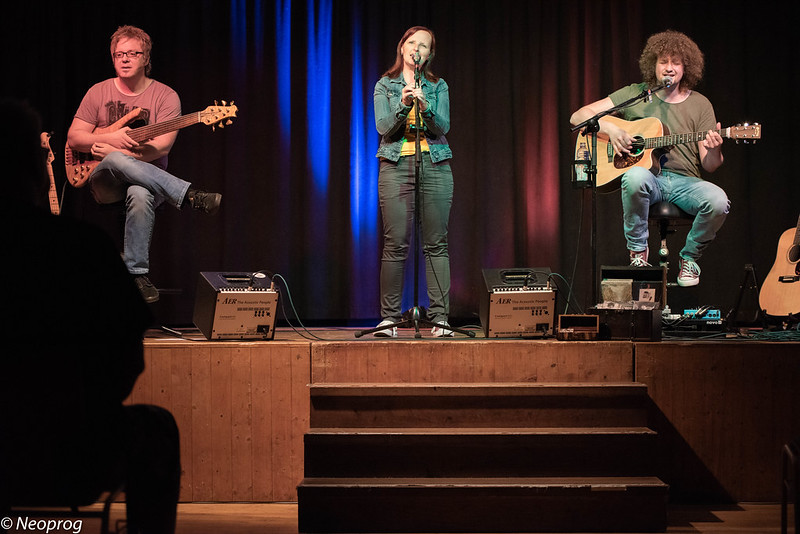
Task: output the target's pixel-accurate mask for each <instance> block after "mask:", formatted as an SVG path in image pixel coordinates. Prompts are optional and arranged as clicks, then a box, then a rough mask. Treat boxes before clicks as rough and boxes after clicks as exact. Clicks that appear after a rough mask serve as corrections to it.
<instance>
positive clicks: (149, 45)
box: [111, 26, 153, 76]
mask: <svg viewBox="0 0 800 534" xmlns="http://www.w3.org/2000/svg"><path fill="white" fill-rule="evenodd" d="M122 39H138V40H139V42H141V43H142V52H144V58H142V59H143V60H144V61H146V62H147V63H146V64H145V67H144V73H145V75H146V76H149V75H150V71H151V70H152V68H153V65H152V63H150V51H151V50H152V49H153V41H152V40H151V39H150V36H149V35H147V32H145V31H144V30H142V29H141V28H137V27H136V26H120V27H119V28H117V31H115V32H114V34H113V35H112V36H111V57H112V58H113V57H114V52H116V49H117V43H118V42H120V41H121V40H122Z"/></svg>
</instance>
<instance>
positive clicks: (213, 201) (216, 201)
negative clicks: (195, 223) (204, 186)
mask: <svg viewBox="0 0 800 534" xmlns="http://www.w3.org/2000/svg"><path fill="white" fill-rule="evenodd" d="M186 198H187V199H188V200H189V205H190V206H191V207H193V208H194V209H196V210H200V211H202V212H205V213H208V214H209V215H214V214H215V213H217V212H218V211H219V205H220V203H221V202H222V195H220V194H219V193H206V192H205V191H201V190H199V189H189V191H187V192H186Z"/></svg>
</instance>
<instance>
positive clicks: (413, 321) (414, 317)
mask: <svg viewBox="0 0 800 534" xmlns="http://www.w3.org/2000/svg"><path fill="white" fill-rule="evenodd" d="M414 63H415V64H416V68H415V69H414V88H415V89H416V88H417V87H419V83H420V65H419V54H417V56H416V57H415V58H414ZM414 104H415V106H416V112H415V113H414V126H415V127H416V132H415V133H416V135H415V141H414V212H413V213H414V214H413V217H414V232H413V243H414V306H413V307H412V308H411V310H409V318H408V319H406V320H402V321H398V322H396V323H393V324H389V325H383V326H380V327H375V328H370V329H368V330H362V331H360V332H356V334H355V335H356V337H361V336H363V335H365V334H371V333H373V332H379V331H381V330H389V329H392V328H409V327H412V326H413V327H414V331H415V333H414V337H415V338H421V337H422V334H421V333H420V331H419V328H420V326H426V327H439V328H441V329H444V330H450V331H451V332H458V333H460V334H464V335H467V336H469V337H475V332H470V331H468V330H463V329H460V328H455V327H452V326H450V325H444V324H441V323H434V322H433V321H428V320H426V319H422V313H421V310H420V307H419V247H420V242H419V236H420V217H419V205H420V183H421V179H420V177H421V174H422V173H421V167H422V149H421V147H420V132H421V131H422V118H421V116H422V111H420V108H419V99H417V98H414Z"/></svg>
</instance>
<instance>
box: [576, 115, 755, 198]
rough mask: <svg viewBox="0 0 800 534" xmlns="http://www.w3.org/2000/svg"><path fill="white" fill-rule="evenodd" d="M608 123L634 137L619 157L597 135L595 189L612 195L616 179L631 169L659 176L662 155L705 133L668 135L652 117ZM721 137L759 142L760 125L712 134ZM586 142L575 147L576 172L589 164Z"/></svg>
mask: <svg viewBox="0 0 800 534" xmlns="http://www.w3.org/2000/svg"><path fill="white" fill-rule="evenodd" d="M603 120H608V121H611V122H613V123H614V124H616V125H617V126H619V127H620V128H622V129H623V130H625V131H626V132H627V133H628V134H629V135H630V136H631V137H633V139H634V141H633V149H632V150H631V153H630V154H621V155H618V154H616V153H615V152H614V147H613V146H612V145H611V143H610V142H609V139H608V137H607V136H606V135H604V134H602V133H600V134H597V180H596V187H597V188H598V189H600V190H606V191H613V190H615V189H618V188H619V178H620V177H621V176H622V175H623V174H625V173H626V172H627V171H628V170H630V169H631V168H633V167H643V168H645V169H648V170H650V172H652V173H653V174H658V173H659V172H660V169H661V166H660V164H659V159H660V158H661V155H662V154H663V153H664V152H665V151H667V150H669V149H670V148H671V147H673V146H675V145H684V144H687V143H696V142H698V141H702V140H703V139H705V137H706V135H707V134H708V132H707V131H705V132H692V133H683V134H672V135H670V133H669V130H668V128H667V127H666V126H664V124H663V123H662V122H661V121H660V120H658V119H657V118H655V117H647V118H644V119H639V120H635V121H626V120H623V119H620V118H617V117H614V116H611V115H609V116H606V117H604V119H603ZM714 131H716V132H717V133H719V134H720V135H721V136H722V137H729V138H731V139H735V140H737V141H739V140H743V141H754V142H755V141H756V140H758V139H761V125H760V124H757V123H756V124H743V125H740V126H731V127H729V128H722V129H720V130H714ZM588 143H589V140H588V139H587V138H586V137H584V136H579V137H578V141H577V143H576V146H575V161H576V162H581V163H580V165H579V167H580V168H576V172H578V173H582V172H584V173H585V169H586V164H585V163H584V162H586V161H588V160H589V147H588Z"/></svg>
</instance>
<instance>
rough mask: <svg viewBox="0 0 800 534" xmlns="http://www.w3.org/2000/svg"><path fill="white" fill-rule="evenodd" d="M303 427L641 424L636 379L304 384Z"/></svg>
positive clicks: (643, 407) (642, 400) (641, 391)
mask: <svg viewBox="0 0 800 534" xmlns="http://www.w3.org/2000/svg"><path fill="white" fill-rule="evenodd" d="M310 394H311V427H312V428H313V427H329V428H330V427H426V426H427V427H465V426H475V427H486V426H494V427H534V426H542V427H557V426H566V427H576V426H606V427H607V426H623V427H633V426H646V425H647V406H648V396H647V387H646V386H645V385H644V384H637V383H563V384H562V383H559V384H553V383H550V384H539V383H528V382H525V383H489V384H487V383H482V384H424V383H423V384H312V385H311V386H310Z"/></svg>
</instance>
